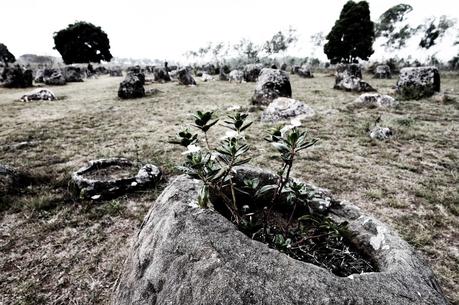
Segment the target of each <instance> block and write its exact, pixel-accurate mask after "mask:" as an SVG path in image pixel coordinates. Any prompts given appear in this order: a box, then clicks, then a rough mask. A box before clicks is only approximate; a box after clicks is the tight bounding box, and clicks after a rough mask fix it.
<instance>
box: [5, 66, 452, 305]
mask: <svg viewBox="0 0 459 305" xmlns="http://www.w3.org/2000/svg"><path fill="white" fill-rule="evenodd" d="M291 80H292V87H293V92H294V96H293V97H294V98H296V99H299V100H302V101H305V102H306V103H308V104H309V105H311V106H312V107H313V108H315V109H316V110H317V111H318V116H317V117H316V118H315V119H314V120H312V121H309V122H306V123H305V126H306V127H307V128H308V129H309V130H310V133H311V136H314V137H317V138H319V139H320V144H318V145H317V146H316V147H314V148H313V149H311V151H309V152H308V153H306V154H304V155H303V157H302V159H301V160H299V162H298V163H297V164H296V165H295V168H294V174H295V175H296V176H298V177H301V178H304V179H305V180H309V181H311V182H313V183H315V184H317V185H319V186H322V187H326V188H329V189H331V190H332V191H333V193H334V194H336V196H337V197H339V198H342V199H347V200H350V201H352V202H354V203H356V204H357V205H358V206H360V207H361V208H363V209H365V210H367V211H370V212H371V213H373V214H374V215H375V216H377V217H379V218H381V219H383V220H384V221H386V222H388V223H389V224H391V225H392V226H394V227H395V228H396V229H398V231H399V232H400V233H401V234H402V235H403V236H404V237H405V238H406V239H407V240H408V241H409V242H410V243H411V244H412V245H413V246H414V247H415V248H416V249H417V250H419V254H420V255H421V256H423V257H424V258H425V259H426V260H427V261H428V264H429V265H430V266H431V267H432V268H433V270H434V271H435V273H436V274H437V276H438V277H439V279H440V281H441V284H442V286H443V288H444V290H445V292H446V294H447V296H448V298H449V299H450V300H451V302H452V303H454V304H459V292H458V291H459V267H458V266H459V244H458V241H459V232H458V227H459V219H458V217H459V186H458V169H459V168H458V159H459V154H458V153H459V146H458V142H457V139H458V138H459V124H458V122H459V107H458V102H455V103H450V104H438V103H436V102H434V101H433V100H431V99H424V100H420V101H404V102H401V104H400V106H399V107H397V108H396V109H393V110H380V109H371V110H368V109H362V110H355V111H352V112H350V111H346V110H345V107H344V105H346V104H347V103H349V102H351V101H352V100H353V99H354V98H355V97H356V96H357V95H356V94H352V93H346V92H340V91H336V90H332V89H330V88H331V87H332V85H333V82H334V79H333V78H330V77H326V75H325V74H318V75H316V78H314V79H300V78H297V77H296V76H293V77H292V78H291ZM120 81H121V79H120V78H109V77H101V78H99V79H96V80H87V81H85V82H84V83H74V84H69V85H66V86H64V87H55V88H52V89H53V90H54V92H55V93H56V95H57V96H58V97H61V98H62V100H60V101H54V102H49V101H46V102H32V103H21V102H18V101H16V100H17V99H19V97H20V96H21V94H23V93H24V92H25V91H24V90H19V89H18V90H16V89H3V88H1V89H0V114H1V119H0V147H1V148H0V152H1V154H0V163H2V164H8V165H12V166H15V167H18V168H20V169H23V170H25V171H30V172H31V173H32V174H33V175H34V176H36V177H39V178H37V179H36V181H35V182H34V184H33V185H32V186H31V187H29V188H27V189H25V190H23V191H21V192H20V193H19V194H18V195H17V196H12V197H8V198H4V199H3V200H0V205H2V204H3V209H6V211H3V212H2V216H1V217H2V218H1V221H0V251H1V253H2V255H1V257H0V304H2V305H3V304H5V305H6V304H107V303H108V302H109V297H110V294H111V291H112V289H113V285H114V283H115V280H116V278H117V276H118V274H119V272H120V268H121V266H122V262H123V259H124V258H125V255H126V253H127V251H128V250H129V244H130V240H131V236H134V235H133V233H134V232H135V230H136V229H137V228H138V226H139V224H140V222H141V219H142V217H143V215H144V214H145V212H146V211H147V209H148V208H149V205H150V204H151V202H152V201H153V199H154V198H155V197H156V195H157V193H158V192H159V190H151V191H146V192H141V193H136V194H132V195H129V196H126V197H122V198H119V199H117V200H114V201H109V202H105V203H99V204H90V203H78V202H74V201H73V200H72V199H71V198H70V197H69V196H68V194H67V189H66V183H67V181H68V177H69V175H70V173H71V171H73V170H76V169H77V168H78V167H80V166H81V165H83V164H84V162H85V161H87V160H90V159H94V158H100V157H113V156H123V157H127V158H132V159H138V160H141V161H143V162H153V163H156V164H158V165H160V166H161V167H162V168H163V170H164V171H165V173H166V175H167V176H170V175H172V174H174V173H175V169H174V165H175V164H177V163H178V162H180V160H181V157H182V156H181V155H180V152H181V151H180V148H179V147H176V146H172V145H171V144H169V143H168V140H169V138H170V137H171V136H173V135H174V134H175V132H176V130H177V129H178V128H179V127H180V126H181V125H184V124H187V123H189V122H190V117H189V114H190V113H192V112H194V111H196V110H214V111H215V112H216V114H217V115H218V116H224V115H226V114H227V111H226V109H227V108H228V107H230V106H232V105H241V106H243V107H246V106H248V105H249V102H248V100H249V98H250V96H251V94H252V90H253V88H254V84H253V83H247V84H230V83H227V82H219V81H216V82H210V83H199V86H197V87H194V88H192V87H183V86H178V85H177V84H175V83H169V84H152V85H149V86H148V87H149V88H158V89H160V90H161V91H162V92H161V93H159V94H158V95H156V96H152V97H147V98H143V99H137V100H130V101H121V100H119V99H118V98H117V97H116V92H117V87H118V83H119V82H120ZM395 81H396V80H371V79H369V82H370V83H371V84H372V85H373V86H374V87H376V88H378V89H379V91H380V92H382V93H389V92H390V91H391V89H390V88H391V86H392V85H393V84H394V83H395ZM442 90H448V91H450V90H453V91H454V92H459V78H458V76H457V75H447V77H444V78H443V80H442ZM251 115H252V118H253V119H257V118H258V116H259V113H258V112H254V113H252V114H251ZM380 115H381V120H382V124H384V125H387V126H391V127H393V128H394V129H395V131H396V136H395V137H394V138H393V139H392V140H390V141H385V142H375V141H372V140H370V139H369V138H368V136H367V134H366V132H365V130H366V128H368V126H371V125H372V124H373V122H374V120H375V119H376V118H377V117H378V116H380ZM269 127H270V126H267V125H264V124H261V123H260V122H259V121H257V122H256V123H255V124H254V126H253V127H252V128H251V129H249V137H248V141H249V142H250V144H252V155H253V156H254V158H253V163H254V164H258V165H261V166H265V167H268V168H272V169H275V167H276V165H278V163H277V161H276V160H275V159H274V157H275V156H276V154H275V152H274V151H273V150H272V149H271V148H270V147H269V145H267V144H266V143H264V142H263V141H262V140H261V139H262V138H263V136H264V135H265V133H266V131H267V130H268V129H269ZM214 129H215V130H214V131H213V132H212V133H211V138H212V139H214V140H216V139H218V138H219V137H220V136H221V135H222V134H223V133H224V130H223V128H220V127H218V128H214ZM25 141H27V142H29V143H27V144H21V145H18V144H19V143H21V142H25ZM1 210H2V209H0V211H1Z"/></svg>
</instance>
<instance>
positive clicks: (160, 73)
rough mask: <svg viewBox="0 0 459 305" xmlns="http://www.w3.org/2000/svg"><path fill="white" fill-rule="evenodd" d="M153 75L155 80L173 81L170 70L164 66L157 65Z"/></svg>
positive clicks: (162, 81)
mask: <svg viewBox="0 0 459 305" xmlns="http://www.w3.org/2000/svg"><path fill="white" fill-rule="evenodd" d="M153 77H154V79H155V82H161V83H167V82H170V81H171V77H170V76H169V72H168V71H166V69H164V68H160V67H155V68H154V70H153Z"/></svg>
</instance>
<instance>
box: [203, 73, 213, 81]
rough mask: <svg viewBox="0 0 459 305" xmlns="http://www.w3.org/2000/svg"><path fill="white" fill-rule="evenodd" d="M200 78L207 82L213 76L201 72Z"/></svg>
mask: <svg viewBox="0 0 459 305" xmlns="http://www.w3.org/2000/svg"><path fill="white" fill-rule="evenodd" d="M201 80H202V81H203V82H209V81H213V80H214V78H213V77H212V76H211V75H209V74H207V73H203V74H202V76H201Z"/></svg>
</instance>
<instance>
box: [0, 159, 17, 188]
mask: <svg viewBox="0 0 459 305" xmlns="http://www.w3.org/2000/svg"><path fill="white" fill-rule="evenodd" d="M17 180H18V173H17V171H16V170H15V169H14V168H12V167H10V166H7V165H2V164H0V195H2V194H6V193H9V192H10V191H12V190H13V189H14V185H15V184H16V181H17Z"/></svg>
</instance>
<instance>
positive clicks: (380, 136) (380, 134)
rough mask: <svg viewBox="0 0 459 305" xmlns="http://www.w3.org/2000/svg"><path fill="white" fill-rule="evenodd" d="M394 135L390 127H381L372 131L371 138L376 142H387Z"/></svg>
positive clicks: (376, 127)
mask: <svg viewBox="0 0 459 305" xmlns="http://www.w3.org/2000/svg"><path fill="white" fill-rule="evenodd" d="M393 135H394V133H393V132H392V130H391V129H390V128H388V127H379V126H375V127H374V128H373V129H372V130H371V131H370V138H372V139H375V140H380V141H382V140H387V139H389V138H391V137H392V136H393Z"/></svg>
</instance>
